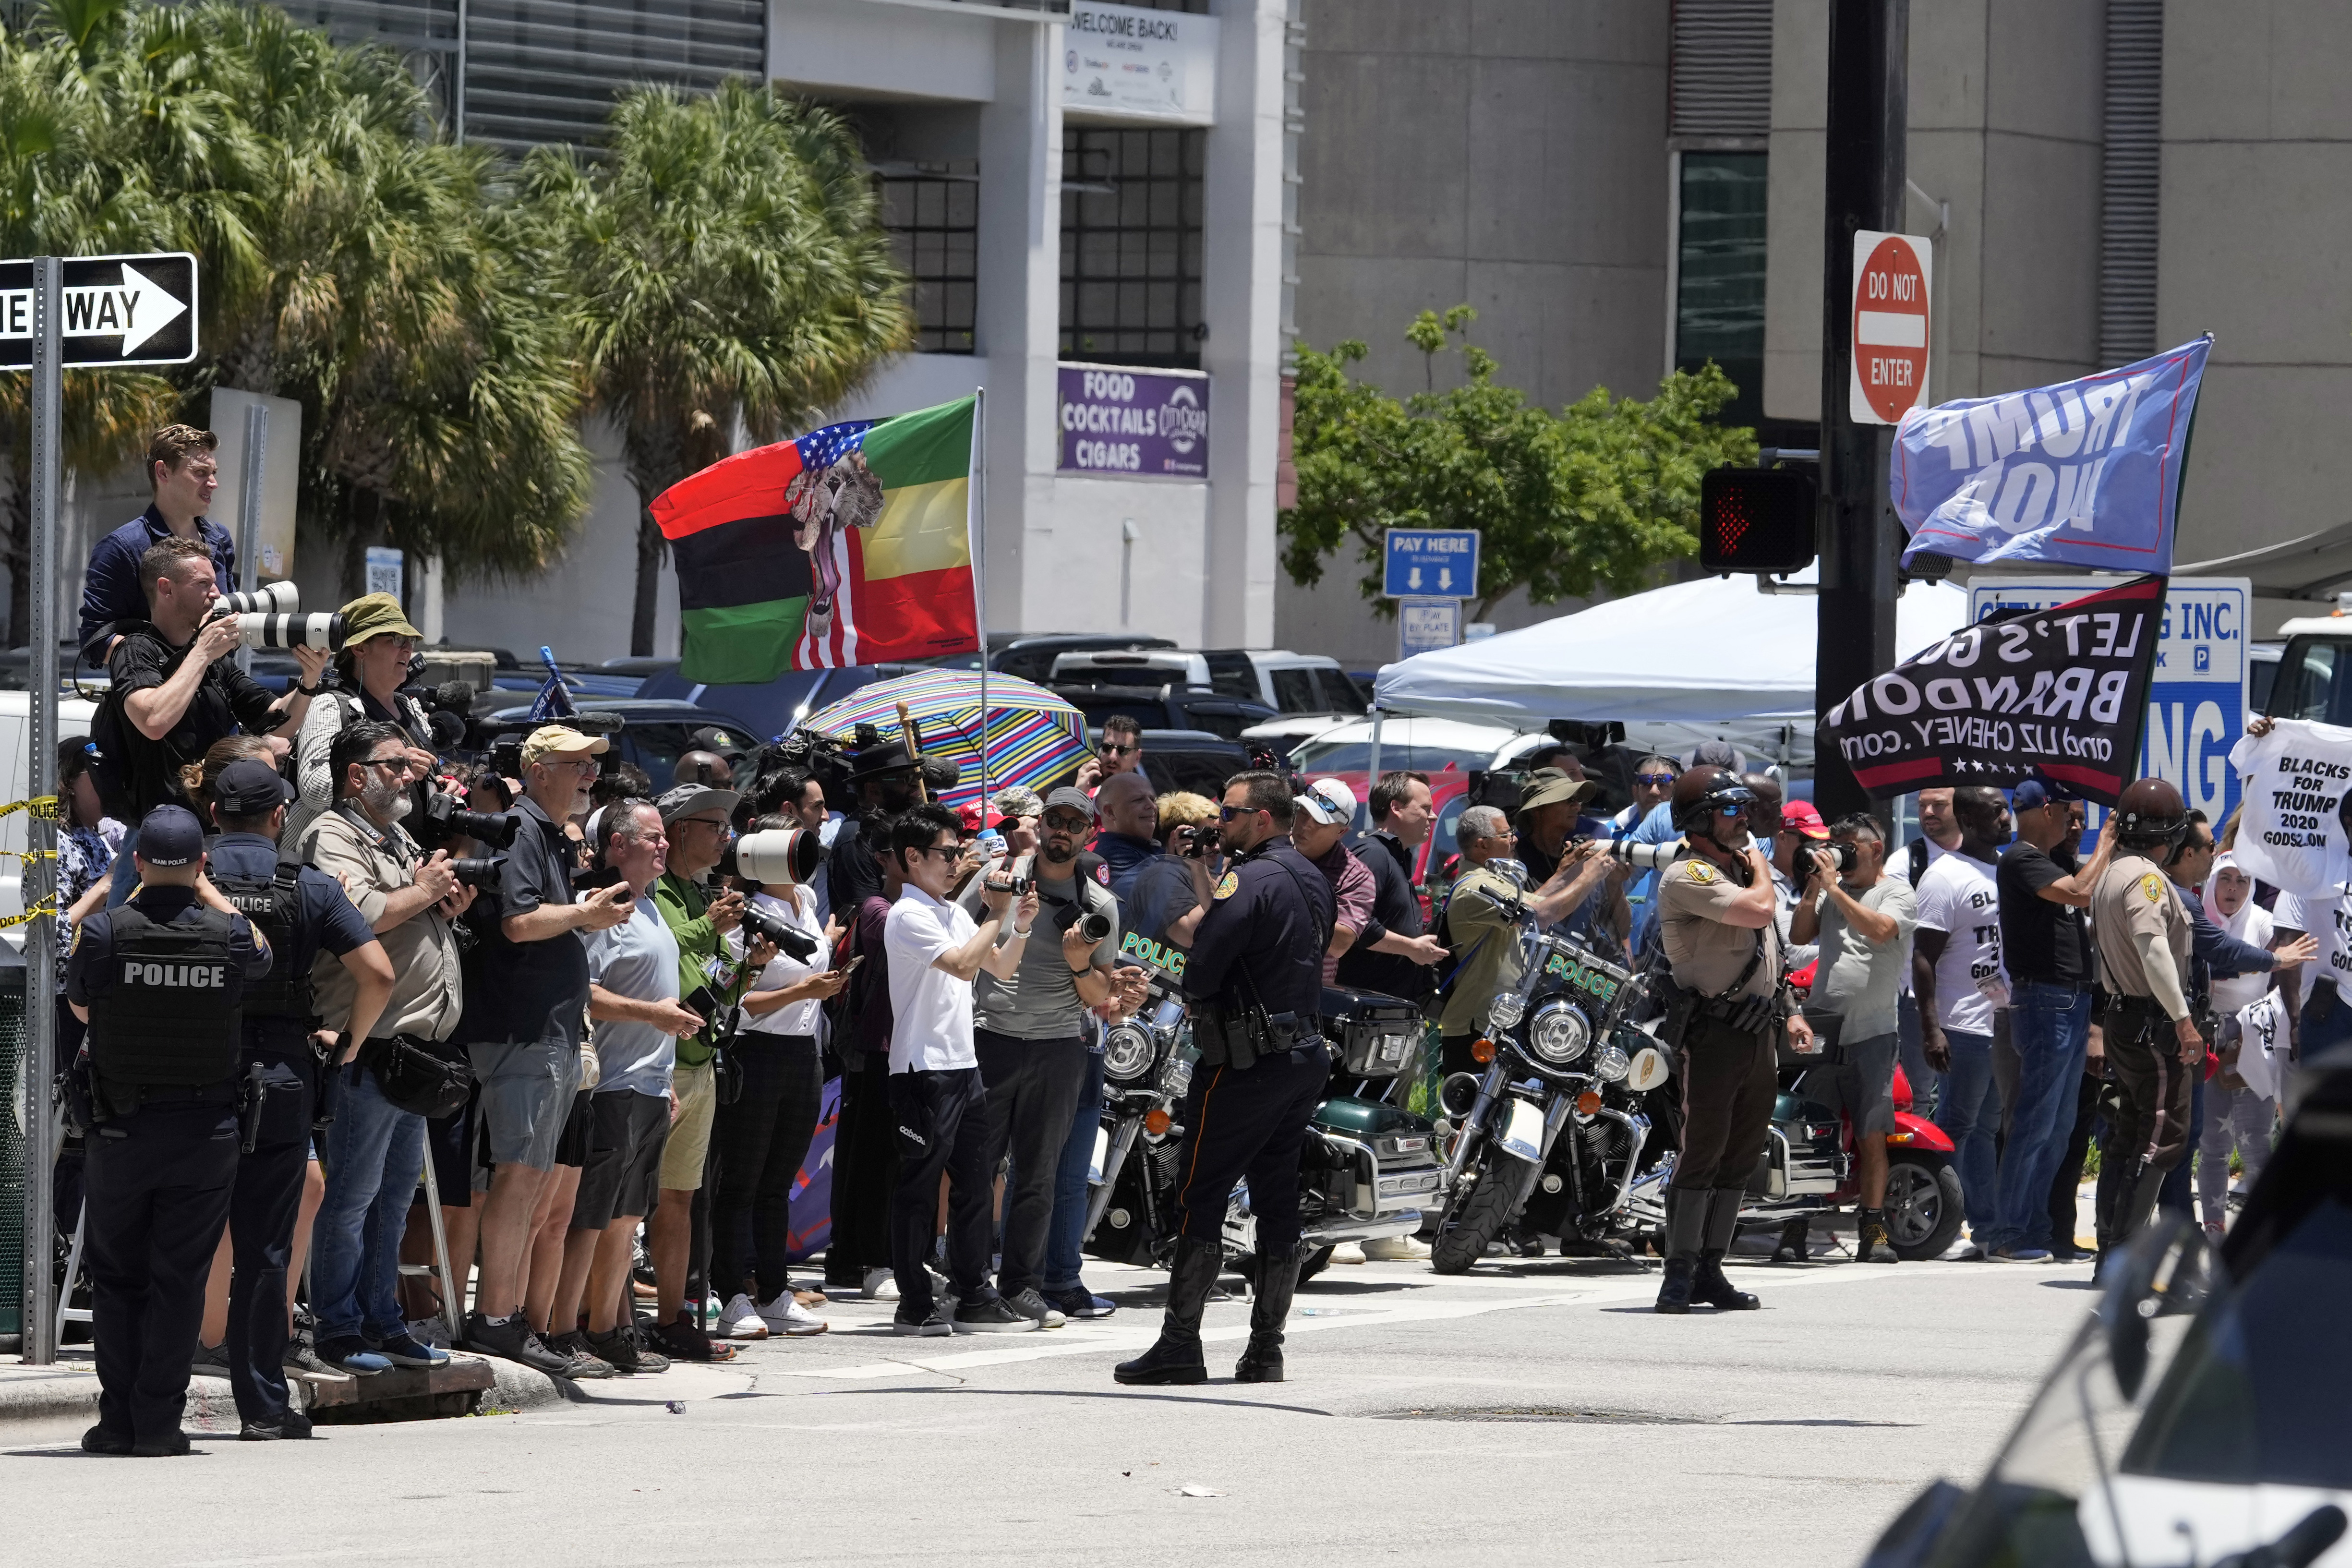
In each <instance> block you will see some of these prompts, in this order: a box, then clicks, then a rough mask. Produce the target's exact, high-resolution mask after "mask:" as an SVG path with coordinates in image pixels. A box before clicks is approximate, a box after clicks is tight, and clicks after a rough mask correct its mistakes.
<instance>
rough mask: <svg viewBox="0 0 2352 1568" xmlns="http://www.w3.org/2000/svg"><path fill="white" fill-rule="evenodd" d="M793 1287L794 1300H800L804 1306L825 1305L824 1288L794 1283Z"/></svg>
mask: <svg viewBox="0 0 2352 1568" xmlns="http://www.w3.org/2000/svg"><path fill="white" fill-rule="evenodd" d="M791 1289H792V1293H793V1300H795V1301H798V1302H799V1303H800V1304H801V1305H802V1306H803V1307H822V1306H824V1291H822V1290H815V1289H810V1288H809V1287H807V1286H805V1285H794V1286H793V1287H791Z"/></svg>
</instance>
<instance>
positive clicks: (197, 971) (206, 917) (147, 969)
mask: <svg viewBox="0 0 2352 1568" xmlns="http://www.w3.org/2000/svg"><path fill="white" fill-rule="evenodd" d="M110 920H111V921H112V923H113V927H114V953H113V957H112V958H111V959H110V960H109V962H110V963H112V965H113V966H114V973H113V975H112V977H111V983H110V984H108V985H107V986H105V987H104V988H103V989H102V990H100V991H99V992H98V993H97V994H95V995H94V996H93V997H92V998H91V1000H90V1005H89V1058H90V1065H91V1066H92V1067H94V1068H97V1069H98V1073H99V1076H100V1078H103V1079H106V1080H107V1081H108V1082H109V1083H110V1084H117V1085H121V1086H124V1087H131V1088H139V1087H146V1086H154V1087H158V1088H163V1087H173V1088H202V1087H205V1086H206V1085H210V1084H217V1083H225V1082H226V1081H228V1080H229V1079H232V1078H234V1077H235V1076H236V1068H237V1061H238V1059H239V1058H240V1057H241V1055H242V1054H243V1045H244V1041H243V1038H242V1035H243V1030H244V1023H243V1019H242V1018H241V1016H240V1009H239V1006H238V1004H239V1002H240V1001H241V1000H242V998H243V996H244V994H245V970H244V966H243V964H242V963H241V962H240V961H239V959H238V958H237V955H236V947H235V945H234V942H233V941H232V936H233V932H234V931H235V928H234V927H233V926H232V925H231V924H230V923H229V917H228V916H226V915H225V914H222V913H221V912H220V911H218V910H202V911H201V912H200V914H199V916H198V918H197V919H196V920H195V921H194V922H185V921H183V922H180V923H175V924H171V925H166V924H164V923H163V922H162V921H153V920H150V919H148V918H147V916H145V915H144V914H142V913H141V912H140V911H139V910H137V909H136V908H135V907H133V906H132V905H130V904H124V905H122V906H121V907H120V908H118V909H116V910H113V911H112V912H111V915H110Z"/></svg>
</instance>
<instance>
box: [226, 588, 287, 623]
mask: <svg viewBox="0 0 2352 1568" xmlns="http://www.w3.org/2000/svg"><path fill="white" fill-rule="evenodd" d="M301 607H302V596H301V595H300V594H299V592H297V591H296V589H295V586H294V584H291V583H264V584H262V585H261V586H260V587H258V588H256V589H255V590H254V591H253V592H252V593H250V594H223V595H221V596H220V597H219V598H217V599H215V600H214V601H213V607H212V618H213V619H215V620H218V619H219V618H220V617H221V616H290V615H292V614H293V613H294V612H295V611H297V610H299V609H300V608H301Z"/></svg>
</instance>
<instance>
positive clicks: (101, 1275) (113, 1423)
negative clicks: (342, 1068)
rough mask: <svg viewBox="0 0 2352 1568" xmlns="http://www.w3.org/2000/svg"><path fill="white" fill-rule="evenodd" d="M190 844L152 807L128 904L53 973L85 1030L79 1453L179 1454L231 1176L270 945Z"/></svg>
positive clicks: (178, 818) (185, 830)
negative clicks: (83, 1408) (86, 1376)
mask: <svg viewBox="0 0 2352 1568" xmlns="http://www.w3.org/2000/svg"><path fill="white" fill-rule="evenodd" d="M204 844H205V835H204V829H203V828H202V827H201V826H198V824H197V822H196V818H195V816H194V813H192V812H190V811H189V810H188V809H187V808H186V807H185V806H181V805H159V806H157V807H155V808H154V809H153V810H152V811H150V812H149V813H148V814H147V816H146V817H145V818H144V819H143V820H142V821H141V823H140V825H139V842H138V847H137V848H136V849H135V850H133V852H132V855H133V865H134V866H135V868H137V871H138V876H139V883H140V886H139V889H138V891H137V893H136V894H135V895H134V896H133V897H132V898H131V899H130V900H127V901H126V902H124V903H123V904H121V906H119V907H117V908H115V909H111V910H100V911H97V912H94V913H92V914H90V915H89V916H88V917H87V918H85V919H84V920H83V921H82V923H81V927H80V930H79V931H78V932H77V933H76V936H75V940H74V948H73V955H72V956H71V957H70V958H69V959H68V960H67V963H66V998H67V1000H68V1002H70V1003H71V1004H72V1005H73V1011H74V1016H76V1017H77V1018H79V1019H81V1020H82V1021H83V1022H85V1023H87V1024H88V1025H89V1035H88V1037H86V1038H85V1040H84V1042H83V1046H82V1052H83V1055H82V1058H81V1060H80V1061H79V1062H78V1063H77V1064H76V1066H75V1068H74V1073H73V1081H74V1084H75V1087H74V1089H73V1091H72V1092H73V1098H74V1100H75V1111H76V1114H77V1118H78V1119H79V1120H82V1121H83V1122H84V1125H86V1126H87V1127H88V1128H89V1138H88V1141H87V1148H88V1153H87V1154H86V1156H85V1159H84V1165H83V1172H84V1174H83V1183H84V1194H85V1197H84V1201H85V1204H86V1207H85V1209H84V1214H83V1221H84V1231H85V1235H86V1236H87V1237H88V1253H87V1256H88V1258H89V1281H90V1337H91V1339H92V1341H93V1348H94V1349H95V1351H96V1352H97V1358H98V1385H99V1396H98V1425H97V1426H92V1427H91V1428H90V1429H89V1431H87V1432H85V1433H83V1434H82V1438H81V1446H82V1449H83V1451H84V1452H86V1453H91V1454H111V1455H126V1454H127V1455H137V1456H140V1457H142V1458H152V1457H159V1456H164V1455H173V1454H184V1453H186V1452H187V1451H188V1437H187V1434H185V1433H184V1432H183V1431H181V1430H180V1416H181V1414H182V1412H183V1411H184V1409H185V1408H186V1404H187V1394H188V1366H189V1362H190V1360H191V1359H192V1358H193V1356H194V1352H195V1348H196V1338H197V1331H198V1329H199V1328H200V1326H201V1324H202V1321H203V1317H204V1290H205V1270H206V1268H207V1266H209V1265H210V1263H211V1262H212V1257H213V1247H214V1245H215V1243H216V1242H218V1241H219V1239H220V1234H221V1225H222V1222H223V1220H224V1219H225V1218H226V1215H227V1214H228V1204H229V1188H230V1184H231V1183H233V1182H234V1181H235V1179H236V1157H237V1144H238V1134H237V1123H238V1115H237V1105H238V1086H237V1068H238V1062H239V1058H240V1056H241V1050H240V1047H241V1045H242V1043H243V1042H242V1033H243V1030H242V1026H241V1022H240V1019H239V1016H238V1005H239V1002H240V1001H241V999H242V997H243V994H244V989H245V983H246V982H247V980H258V979H260V978H261V977H262V976H263V975H266V974H268V973H269V962H270V954H269V946H268V942H265V941H263V940H261V939H259V938H257V936H256V935H255V934H254V930H253V927H252V925H251V924H250V923H249V922H248V921H247V920H246V918H245V917H244V916H243V915H241V914H238V913H237V912H236V910H234V909H232V908H230V907H229V904H228V902H227V900H225V899H223V898H222V897H221V895H220V894H219V893H218V892H217V891H215V889H213V888H212V887H211V886H210V885H209V884H208V883H205V881H204V880H203V879H202V873H203V870H204V864H205V849H204ZM85 1084H86V1086H87V1090H86V1097H85V1090H84V1088H83V1085H85Z"/></svg>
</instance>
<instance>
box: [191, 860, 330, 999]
mask: <svg viewBox="0 0 2352 1568" xmlns="http://www.w3.org/2000/svg"><path fill="white" fill-rule="evenodd" d="M209 875H210V876H211V878H212V879H213V886H214V887H215V888H218V889H220V891H221V896H222V897H223V898H226V900H228V901H229V902H230V903H232V904H234V905H236V912H237V913H239V914H241V915H243V916H244V917H245V918H246V919H247V920H248V921H252V922H253V925H254V929H255V930H257V931H259V932H260V933H261V935H262V937H263V939H264V940H266V941H267V942H268V943H269V953H270V958H271V961H272V962H271V963H270V969H269V973H268V975H266V976H264V977H263V978H262V979H259V980H248V981H247V982H246V983H245V1016H247V1017H248V1018H293V1019H297V1020H299V1021H300V1022H301V1023H303V1024H304V1026H306V1027H307V1026H308V1025H309V1022H310V1019H311V1018H313V1017H314V1016H316V1014H315V1012H314V1010H313V1009H312V1006H311V1003H310V965H309V964H307V963H306V964H304V965H302V966H301V970H300V972H299V973H295V972H294V953H295V949H296V945H297V944H296V942H295V940H294V938H295V933H296V931H298V930H299V926H300V923H301V920H302V889H301V887H300V885H299V883H300V879H301V875H302V868H301V864H300V862H299V861H294V860H280V861H278V870H277V872H276V874H275V875H273V876H271V877H270V878H269V879H268V880H266V881H265V880H263V879H261V878H258V877H227V876H223V875H222V874H221V871H220V868H218V867H215V868H212V870H211V871H210V872H209Z"/></svg>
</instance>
